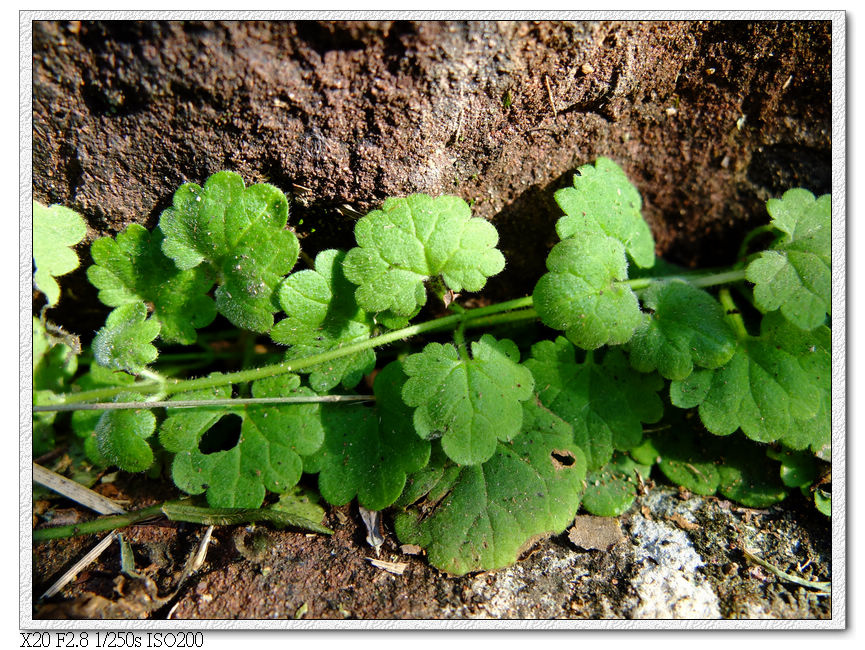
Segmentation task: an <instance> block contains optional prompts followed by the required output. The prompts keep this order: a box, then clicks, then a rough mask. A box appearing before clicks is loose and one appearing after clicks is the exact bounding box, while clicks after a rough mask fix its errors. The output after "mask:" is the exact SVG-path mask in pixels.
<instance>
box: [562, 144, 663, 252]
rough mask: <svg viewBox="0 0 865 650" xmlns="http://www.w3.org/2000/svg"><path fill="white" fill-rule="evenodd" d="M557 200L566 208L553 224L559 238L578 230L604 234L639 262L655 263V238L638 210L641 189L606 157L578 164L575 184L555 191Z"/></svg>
mask: <svg viewBox="0 0 865 650" xmlns="http://www.w3.org/2000/svg"><path fill="white" fill-rule="evenodd" d="M556 203H558V204H559V207H560V208H562V210H564V211H565V216H564V217H562V218H561V219H559V221H558V223H557V224H556V232H558V234H559V238H560V239H567V238H568V237H573V236H574V235H577V234H580V233H596V234H604V235H607V236H609V237H612V238H614V239H616V240H618V241H619V242H621V243H622V244H623V245H624V247H625V249H626V250H627V251H628V255H630V256H631V258H632V259H633V260H634V261H635V262H636V263H637V265H638V266H641V267H643V268H649V267H651V266H652V265H653V264H654V262H655V241H654V239H653V238H652V231H651V230H649V226H648V225H647V224H646V222H645V221H644V220H643V216H642V215H641V214H640V207H641V206H642V199H641V198H640V193H639V192H638V191H637V188H636V187H634V186H633V185H631V183H630V182H629V181H628V177H627V175H625V172H624V171H622V168H621V167H619V166H618V165H617V164H616V163H614V162H613V161H612V160H610V159H609V158H598V160H597V162H596V163H595V165H594V166H592V165H583V166H582V167H580V168H579V169H578V170H577V174H576V175H574V186H573V187H566V188H564V189H561V190H559V191H558V192H556Z"/></svg>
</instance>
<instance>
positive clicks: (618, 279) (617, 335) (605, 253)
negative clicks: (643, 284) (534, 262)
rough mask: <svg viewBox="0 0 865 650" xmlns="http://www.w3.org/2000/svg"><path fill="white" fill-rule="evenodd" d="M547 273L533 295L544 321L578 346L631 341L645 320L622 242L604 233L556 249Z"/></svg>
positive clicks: (580, 235) (583, 236) (579, 236)
mask: <svg viewBox="0 0 865 650" xmlns="http://www.w3.org/2000/svg"><path fill="white" fill-rule="evenodd" d="M547 269H549V273H546V274H545V275H544V276H542V277H541V279H540V280H539V281H538V283H537V285H536V286H535V290H534V293H533V298H534V306H535V310H537V312H538V316H539V317H540V319H541V321H543V323H544V325H547V326H548V327H552V328H553V329H557V330H562V331H564V332H565V336H567V337H568V339H569V340H571V341H572V342H573V343H575V344H576V345H578V346H580V347H581V348H583V349H585V350H593V349H595V348H598V347H601V346H602V345H619V344H621V343H625V342H627V341H628V340H629V339H630V338H631V336H632V335H633V333H634V330H635V329H636V328H637V326H638V325H639V324H640V322H641V320H642V313H641V312H640V303H639V301H638V300H637V296H636V295H634V292H633V291H631V288H630V287H629V286H627V285H626V284H623V283H622V281H623V280H627V279H628V263H627V260H626V258H625V248H624V246H623V245H622V244H621V242H619V241H617V240H615V239H613V238H612V237H607V236H606V235H603V234H600V233H577V234H576V235H574V236H573V237H570V238H568V239H565V240H563V241H561V242H559V243H558V244H556V245H555V246H554V247H553V250H551V251H550V254H549V255H548V256H547Z"/></svg>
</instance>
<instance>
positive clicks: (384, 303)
mask: <svg viewBox="0 0 865 650" xmlns="http://www.w3.org/2000/svg"><path fill="white" fill-rule="evenodd" d="M354 234H355V238H356V239H357V243H358V246H357V247H356V248H353V249H352V250H350V251H349V252H348V256H347V257H346V259H345V276H346V277H347V278H348V279H349V280H351V281H352V282H353V283H355V284H356V285H359V286H358V288H357V292H356V296H357V302H358V304H359V305H360V306H361V307H363V308H364V309H365V310H366V311H369V312H383V311H390V313H391V314H392V315H393V316H409V315H410V314H412V313H413V312H415V310H416V309H417V308H418V307H419V306H422V305H423V304H424V303H425V302H426V289H425V287H424V281H426V280H427V279H429V278H431V277H433V276H437V275H441V277H442V279H443V280H444V282H445V284H446V285H447V286H448V287H449V288H451V289H452V290H453V291H456V292H459V291H463V290H465V291H480V290H481V289H482V288H483V286H484V284H486V279H487V278H488V277H489V276H491V275H495V274H496V273H499V272H500V271H501V270H502V269H503V268H504V266H505V260H504V257H503V256H502V254H501V252H500V251H499V250H498V249H497V248H495V246H496V244H497V243H498V233H497V232H496V229H495V227H494V226H493V225H492V224H491V223H489V222H488V221H486V220H484V219H481V218H480V217H472V216H471V209H470V208H469V206H468V204H467V203H466V202H465V201H463V200H462V199H460V198H459V197H456V196H439V197H436V198H433V197H430V196H427V195H426V194H413V195H411V196H408V197H406V198H390V199H387V200H386V201H385V202H384V203H383V204H382V207H381V210H375V211H373V212H370V213H369V214H368V215H366V216H365V217H363V218H362V219H360V221H358V222H357V225H356V226H355V229H354Z"/></svg>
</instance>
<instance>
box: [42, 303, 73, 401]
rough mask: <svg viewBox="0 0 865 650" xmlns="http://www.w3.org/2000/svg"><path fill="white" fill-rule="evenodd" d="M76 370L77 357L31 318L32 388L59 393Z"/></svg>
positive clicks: (65, 387) (65, 388)
mask: <svg viewBox="0 0 865 650" xmlns="http://www.w3.org/2000/svg"><path fill="white" fill-rule="evenodd" d="M77 370H78V355H77V354H75V351H74V350H73V349H72V348H70V347H69V346H68V345H66V343H64V342H63V341H62V340H61V339H54V338H53V337H50V336H49V335H48V332H47V331H46V330H45V326H44V325H43V324H42V322H41V321H40V320H39V319H38V318H36V317H35V316H34V317H33V388H34V390H45V391H54V392H61V391H64V390H67V384H68V382H69V380H70V379H72V377H73V376H74V375H75V373H76V371H77Z"/></svg>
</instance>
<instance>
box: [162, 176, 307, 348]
mask: <svg viewBox="0 0 865 650" xmlns="http://www.w3.org/2000/svg"><path fill="white" fill-rule="evenodd" d="M287 220H288V200H287V199H286V198H285V195H284V194H283V193H282V191H280V190H279V189H278V188H276V187H274V186H272V185H268V184H266V183H262V184H259V185H251V186H250V187H244V184H243V179H242V178H241V177H240V176H239V175H238V174H235V173H233V172H218V173H216V174H213V175H212V176H211V177H210V178H208V179H207V182H205V184H204V187H199V186H198V185H196V184H195V183H186V184H184V185H182V186H181V187H180V188H179V189H178V190H177V191H176V192H175V193H174V200H173V204H172V207H170V208H168V209H167V210H165V211H164V212H163V213H162V215H161V216H160V218H159V227H160V229H161V230H162V232H163V233H165V240H164V241H163V243H162V250H163V252H164V253H165V254H166V255H167V256H168V257H170V258H171V259H173V260H174V262H175V264H176V265H177V267H178V268H180V269H184V270H185V269H192V268H195V267H197V266H198V265H199V264H201V263H202V262H206V263H208V264H209V265H210V267H211V269H212V271H213V273H214V275H215V276H216V277H217V278H219V286H218V287H217V289H216V294H215V295H216V308H217V310H218V311H219V313H221V314H222V315H224V316H225V317H226V318H228V320H230V321H231V322H232V323H234V324H235V325H237V326H238V327H241V328H244V329H248V330H252V331H255V332H266V331H268V330H269V329H270V328H271V327H272V326H273V313H274V312H276V311H277V310H278V309H279V305H278V303H277V300H276V289H277V286H278V285H279V283H280V281H281V280H282V278H283V277H284V276H285V275H286V274H287V273H288V272H289V271H291V269H292V268H293V267H294V264H295V262H296V261H297V257H298V255H299V253H300V245H299V244H298V241H297V237H295V235H294V233H293V232H291V231H290V230H286V229H285V225H286V222H287Z"/></svg>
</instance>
